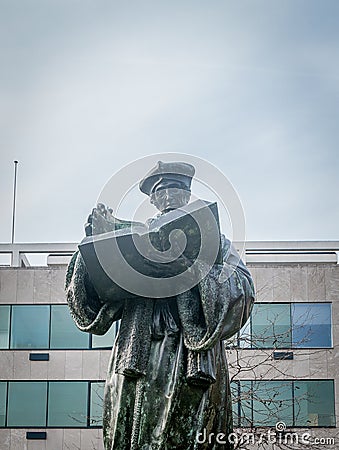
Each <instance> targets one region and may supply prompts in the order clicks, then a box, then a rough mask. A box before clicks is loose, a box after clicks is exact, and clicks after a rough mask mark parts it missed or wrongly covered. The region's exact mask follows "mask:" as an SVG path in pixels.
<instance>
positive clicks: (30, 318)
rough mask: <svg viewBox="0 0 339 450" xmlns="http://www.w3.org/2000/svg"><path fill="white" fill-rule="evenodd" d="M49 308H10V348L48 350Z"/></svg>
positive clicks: (31, 306)
mask: <svg viewBox="0 0 339 450" xmlns="http://www.w3.org/2000/svg"><path fill="white" fill-rule="evenodd" d="M48 341H49V306H48V305H14V306H12V328H11V348H48V344H49V342H48Z"/></svg>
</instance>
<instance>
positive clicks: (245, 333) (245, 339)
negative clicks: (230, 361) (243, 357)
mask: <svg viewBox="0 0 339 450" xmlns="http://www.w3.org/2000/svg"><path fill="white" fill-rule="evenodd" d="M251 336H252V333H251V320H250V319H249V320H248V321H247V322H246V324H245V325H244V326H243V327H242V328H241V330H240V331H239V336H238V342H239V347H240V348H251Z"/></svg>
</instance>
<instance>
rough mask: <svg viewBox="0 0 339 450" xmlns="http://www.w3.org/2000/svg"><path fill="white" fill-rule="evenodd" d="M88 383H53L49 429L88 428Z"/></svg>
mask: <svg viewBox="0 0 339 450" xmlns="http://www.w3.org/2000/svg"><path fill="white" fill-rule="evenodd" d="M87 397H88V383H87V382H84V381H74V382H67V381H55V382H54V381H51V382H50V383H49V392H48V423H47V425H48V426H49V427H86V426H87V417H88V412H87Z"/></svg>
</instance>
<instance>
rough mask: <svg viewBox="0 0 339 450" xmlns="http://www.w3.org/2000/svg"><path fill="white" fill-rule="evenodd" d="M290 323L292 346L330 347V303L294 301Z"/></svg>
mask: <svg viewBox="0 0 339 450" xmlns="http://www.w3.org/2000/svg"><path fill="white" fill-rule="evenodd" d="M292 323H293V346H294V347H297V348H307V347H311V348H314V347H321V348H324V347H325V348H326V347H332V329H331V328H332V327H331V304H330V303H294V304H293V305H292Z"/></svg>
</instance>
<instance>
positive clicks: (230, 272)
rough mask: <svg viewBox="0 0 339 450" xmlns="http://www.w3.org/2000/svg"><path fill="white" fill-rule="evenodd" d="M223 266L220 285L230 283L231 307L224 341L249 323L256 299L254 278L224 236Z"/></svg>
mask: <svg viewBox="0 0 339 450" xmlns="http://www.w3.org/2000/svg"><path fill="white" fill-rule="evenodd" d="M222 248H223V262H224V263H223V266H222V268H221V271H220V272H219V283H221V284H222V283H229V295H230V298H229V306H228V312H227V318H226V320H225V325H224V330H223V336H222V338H223V339H227V338H230V337H231V336H233V335H234V334H235V333H237V332H238V331H239V330H240V329H241V328H242V327H243V326H244V325H245V323H246V322H247V319H248V318H249V316H250V314H251V311H252V307H253V302H254V299H255V291H254V284H253V280H252V276H251V274H250V272H249V270H248V269H247V267H246V266H245V264H244V263H243V261H242V260H241V258H240V256H239V255H238V253H237V251H236V250H235V248H234V247H233V245H232V243H231V242H230V241H229V240H228V239H226V238H225V236H222Z"/></svg>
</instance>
